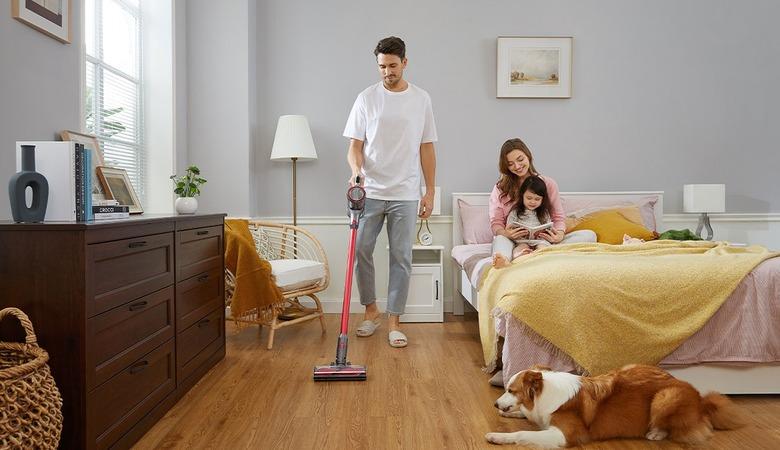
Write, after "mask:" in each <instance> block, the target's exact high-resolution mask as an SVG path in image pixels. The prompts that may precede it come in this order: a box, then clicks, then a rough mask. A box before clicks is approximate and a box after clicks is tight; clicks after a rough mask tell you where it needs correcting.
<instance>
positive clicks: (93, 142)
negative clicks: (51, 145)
mask: <svg viewBox="0 0 780 450" xmlns="http://www.w3.org/2000/svg"><path fill="white" fill-rule="evenodd" d="M60 138H61V139H62V140H63V141H73V142H77V143H79V144H83V145H84V148H86V149H88V150H90V151H92V172H91V173H92V200H93V201H94V200H105V199H106V193H105V192H104V191H103V185H102V184H101V183H100V180H99V179H98V176H97V168H98V166H102V165H103V164H104V163H103V152H101V151H100V142H98V140H97V138H96V137H95V136H93V135H91V134H84V133H79V132H76V131H70V130H65V131H63V132H62V133H60Z"/></svg>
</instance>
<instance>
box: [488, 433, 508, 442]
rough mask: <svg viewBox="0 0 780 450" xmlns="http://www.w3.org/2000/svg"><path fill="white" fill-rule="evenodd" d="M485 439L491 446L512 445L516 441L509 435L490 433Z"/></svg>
mask: <svg viewBox="0 0 780 450" xmlns="http://www.w3.org/2000/svg"><path fill="white" fill-rule="evenodd" d="M485 439H486V440H487V441H488V442H490V443H491V444H512V443H514V441H512V440H510V439H509V438H508V436H507V433H488V434H486V435H485Z"/></svg>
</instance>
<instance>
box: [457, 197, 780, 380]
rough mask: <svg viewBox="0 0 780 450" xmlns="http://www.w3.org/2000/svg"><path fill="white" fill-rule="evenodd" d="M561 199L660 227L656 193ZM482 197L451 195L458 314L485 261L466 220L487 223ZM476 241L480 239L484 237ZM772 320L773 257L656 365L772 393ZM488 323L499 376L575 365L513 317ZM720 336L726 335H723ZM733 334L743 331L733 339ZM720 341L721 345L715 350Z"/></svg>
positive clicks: (779, 299) (776, 365) (776, 299)
mask: <svg viewBox="0 0 780 450" xmlns="http://www.w3.org/2000/svg"><path fill="white" fill-rule="evenodd" d="M561 197H562V200H563V204H564V209H565V210H566V212H567V214H569V213H570V210H569V208H570V207H571V208H576V207H581V206H582V205H599V206H602V207H604V206H607V205H616V206H621V205H626V204H636V205H640V204H641V205H644V206H643V222H644V223H645V224H647V225H648V228H650V225H652V229H655V230H663V229H664V228H663V193H662V192H655V191H653V192H644V191H643V192H571V193H561ZM488 198H489V194H488V193H454V194H453V197H452V207H453V230H452V237H453V259H454V260H455V264H453V267H454V273H453V280H454V285H455V286H454V295H453V297H454V298H453V300H454V308H453V309H454V313H455V314H456V315H457V314H463V312H464V308H466V307H468V308H474V309H475V310H477V311H479V302H480V291H479V290H478V289H477V287H476V286H478V285H479V284H478V282H479V279H480V276H481V275H483V274H484V273H485V271H486V269H487V268H488V267H489V252H490V244H489V243H486V242H484V243H478V242H479V237H478V236H476V237H475V236H474V234H475V231H474V230H473V228H474V225H473V223H474V221H475V220H478V221H479V223H482V218H481V215H482V214H484V215H485V217H484V220H485V221H487V217H486V214H487V208H486V205H487V203H488ZM648 205H649V206H648ZM487 228H488V229H489V225H487ZM477 234H478V233H477ZM482 240H483V241H484V240H485V238H484V236H483V237H482ZM466 305H468V306H466ZM778 320H780V258H771V259H768V260H766V261H764V262H763V263H761V264H759V265H758V266H756V267H755V268H754V269H753V270H752V271H751V272H750V273H749V274H748V276H746V277H745V278H744V279H743V281H742V282H740V284H739V285H738V286H737V289H736V290H734V293H733V294H732V295H731V296H730V297H729V298H728V299H727V300H726V301H725V302H724V303H723V305H722V306H721V307H720V309H719V310H718V311H717V312H716V313H715V314H714V315H713V316H712V317H711V319H710V320H709V321H708V322H707V323H706V324H705V326H704V327H703V328H701V329H700V330H699V331H698V332H697V333H695V334H694V335H693V336H691V337H690V338H689V339H688V340H686V341H685V342H683V344H682V345H680V346H679V347H678V348H677V349H676V350H675V351H674V352H672V353H670V354H669V355H667V356H666V357H665V358H664V359H663V360H661V362H660V363H659V365H660V366H662V367H663V368H664V369H666V370H668V371H669V372H671V373H672V374H673V375H675V376H676V377H678V378H681V379H684V380H687V381H689V382H691V383H692V384H693V385H694V386H696V387H697V388H698V389H700V390H702V391H706V390H717V391H720V392H723V393H729V394H767V393H780V329H778V328H780V327H777V325H776V324H777V323H778ZM494 326H495V329H496V333H497V334H498V335H499V336H502V337H503V342H504V344H503V348H502V351H501V359H502V364H503V367H504V377H505V381H506V379H507V378H508V377H509V376H511V375H512V374H513V373H515V372H517V371H519V370H522V369H525V368H527V367H528V366H529V365H530V364H534V363H543V364H546V365H549V366H551V367H553V369H556V370H575V368H576V364H575V363H574V362H573V360H572V359H571V358H569V357H567V355H566V354H564V353H563V352H560V351H551V350H550V347H549V346H545V345H541V344H540V340H539V336H538V335H534V333H533V331H532V330H529V329H528V327H525V326H524V324H523V323H522V322H521V321H519V320H517V319H516V318H515V317H511V316H509V317H507V315H505V316H504V317H501V318H499V320H496V321H495V323H494ZM724 336H728V338H729V339H731V340H730V341H726V340H725V339H724ZM733 336H743V337H741V338H739V339H738V340H736V341H735V340H734V339H733ZM548 344H549V343H548ZM724 345H726V346H728V347H729V348H727V349H723V348H722V347H723V346H724ZM553 350H555V349H553ZM719 352H720V353H719Z"/></svg>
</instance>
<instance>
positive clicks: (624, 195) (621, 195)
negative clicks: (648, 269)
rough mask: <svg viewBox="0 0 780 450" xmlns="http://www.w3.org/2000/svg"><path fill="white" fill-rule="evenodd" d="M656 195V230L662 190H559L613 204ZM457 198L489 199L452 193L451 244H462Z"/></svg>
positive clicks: (481, 202)
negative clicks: (612, 202)
mask: <svg viewBox="0 0 780 450" xmlns="http://www.w3.org/2000/svg"><path fill="white" fill-rule="evenodd" d="M650 195H656V196H658V201H657V202H656V204H655V207H654V208H653V212H654V213H655V223H656V230H660V229H662V227H661V225H662V224H663V218H664V192H663V191H626V192H561V197H575V196H576V197H580V198H582V199H588V198H597V199H599V200H604V199H610V200H614V201H615V204H618V203H621V202H625V201H630V202H638V201H639V200H640V199H642V198H644V197H647V196H650ZM458 199H461V200H463V201H464V202H466V203H468V204H470V205H487V204H488V201H489V200H490V193H489V192H453V193H452V246H453V247H454V246H456V245H461V244H463V237H462V235H461V220H460V208H458Z"/></svg>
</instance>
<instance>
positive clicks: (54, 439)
mask: <svg viewBox="0 0 780 450" xmlns="http://www.w3.org/2000/svg"><path fill="white" fill-rule="evenodd" d="M7 315H11V316H15V317H16V318H17V319H19V322H21V323H22V327H23V328H24V331H25V333H26V335H27V336H26V338H25V343H24V344H21V343H16V342H0V448H2V449H5V448H13V449H31V448H36V449H37V448H57V445H58V444H59V442H60V433H61V432H62V411H61V408H62V397H60V391H59V390H57V385H56V384H54V378H53V377H52V376H51V371H50V370H49V365H48V364H46V362H47V361H48V360H49V354H48V353H46V350H44V349H42V348H40V347H39V346H38V343H37V340H36V338H35V331H33V326H32V323H31V322H30V319H29V318H28V317H27V315H26V314H25V313H23V312H22V311H20V310H19V309H17V308H5V309H3V310H2V311H0V321H2V320H3V318H4V317H5V316H7Z"/></svg>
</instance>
